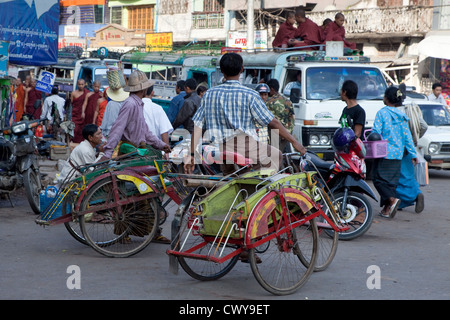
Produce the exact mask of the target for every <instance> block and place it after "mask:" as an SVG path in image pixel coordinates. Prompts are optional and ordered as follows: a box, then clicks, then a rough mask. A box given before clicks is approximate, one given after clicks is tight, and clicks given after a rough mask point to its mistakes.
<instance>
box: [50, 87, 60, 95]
mask: <svg viewBox="0 0 450 320" xmlns="http://www.w3.org/2000/svg"><path fill="white" fill-rule="evenodd" d="M58 93H59V89H58V86H53V87H52V93H51V94H58Z"/></svg>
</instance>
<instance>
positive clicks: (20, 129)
mask: <svg viewBox="0 0 450 320" xmlns="http://www.w3.org/2000/svg"><path fill="white" fill-rule="evenodd" d="M26 129H27V124H26V123H19V124H16V125H14V126H12V127H11V131H12V132H13V133H16V134H17V133H21V132H24V131H25V130H26Z"/></svg>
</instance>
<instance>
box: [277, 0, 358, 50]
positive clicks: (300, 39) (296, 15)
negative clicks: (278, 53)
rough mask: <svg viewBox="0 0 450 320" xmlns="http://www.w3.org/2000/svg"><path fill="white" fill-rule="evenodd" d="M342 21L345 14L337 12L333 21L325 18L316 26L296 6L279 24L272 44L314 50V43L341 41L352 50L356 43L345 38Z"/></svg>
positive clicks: (280, 46) (281, 47)
mask: <svg viewBox="0 0 450 320" xmlns="http://www.w3.org/2000/svg"><path fill="white" fill-rule="evenodd" d="M344 22H345V16H344V15H343V14H342V13H340V12H339V13H337V14H336V15H335V17H334V21H332V20H331V19H329V18H327V19H325V20H324V21H323V24H322V25H321V26H318V25H317V24H316V23H315V22H314V21H312V20H311V19H309V18H307V17H306V12H305V10H304V9H301V8H298V9H297V10H296V11H295V12H292V11H289V12H288V13H287V15H286V21H285V22H283V23H282V24H281V25H280V28H279V29H278V31H277V34H276V36H275V39H274V40H273V42H272V46H273V48H279V49H286V48H296V49H299V50H301V49H309V50H314V49H315V48H316V47H315V46H316V45H320V44H324V43H326V42H327V41H343V42H344V46H345V47H346V48H349V49H352V50H354V49H356V44H355V43H353V42H349V41H347V40H346V38H345V28H344ZM295 24H297V27H295Z"/></svg>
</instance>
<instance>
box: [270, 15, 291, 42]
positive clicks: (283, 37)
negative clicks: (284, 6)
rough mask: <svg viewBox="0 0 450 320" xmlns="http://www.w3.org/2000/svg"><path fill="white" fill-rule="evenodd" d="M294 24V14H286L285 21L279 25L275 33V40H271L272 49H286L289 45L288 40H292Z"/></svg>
mask: <svg viewBox="0 0 450 320" xmlns="http://www.w3.org/2000/svg"><path fill="white" fill-rule="evenodd" d="M294 24H295V14H294V12H288V14H287V15H286V21H285V22H283V23H282V24H281V25H280V28H279V29H278V31H277V35H276V36H275V39H273V42H272V47H273V48H287V47H288V44H289V39H292V38H294V35H295V32H296V30H297V29H296V28H295V27H294Z"/></svg>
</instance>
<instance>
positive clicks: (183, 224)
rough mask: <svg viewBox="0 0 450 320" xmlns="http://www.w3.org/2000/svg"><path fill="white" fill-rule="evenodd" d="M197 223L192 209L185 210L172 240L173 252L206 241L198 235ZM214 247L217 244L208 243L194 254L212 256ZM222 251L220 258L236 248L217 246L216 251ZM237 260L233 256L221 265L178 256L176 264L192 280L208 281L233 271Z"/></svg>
mask: <svg viewBox="0 0 450 320" xmlns="http://www.w3.org/2000/svg"><path fill="white" fill-rule="evenodd" d="M198 221H199V219H198V216H196V215H194V214H192V207H191V208H187V209H186V211H185V212H184V213H183V215H182V217H181V221H180V224H179V231H178V232H177V234H176V236H175V237H174V238H173V239H172V243H173V244H174V246H173V248H174V250H176V251H183V250H186V249H190V248H194V247H195V246H198V245H201V244H202V243H204V242H205V241H206V240H205V239H204V238H203V236H202V235H201V234H200V233H199V226H198V225H197V223H198ZM216 247H217V244H214V243H213V242H208V243H207V244H206V245H205V246H203V247H202V248H201V249H199V250H197V251H195V253H196V254H199V255H208V254H209V253H211V254H212V253H213V252H214V251H215V250H216ZM222 249H223V254H222V255H221V256H222V257H224V256H226V255H228V254H230V253H232V252H233V251H235V250H236V249H237V247H236V246H225V248H224V247H223V246H222V245H219V247H218V250H217V251H219V252H220V251H222ZM238 259H239V255H235V256H234V257H232V258H230V259H228V260H226V261H224V262H223V263H215V262H211V261H209V260H204V259H192V258H184V257H182V256H179V257H178V262H179V263H180V265H181V267H182V268H183V270H184V271H185V272H186V273H187V274H189V275H190V276H191V277H192V278H194V279H197V280H201V281H208V280H216V279H219V278H221V277H223V276H224V275H226V274H227V273H228V272H230V271H231V269H233V267H234V266H235V265H236V262H237V261H238Z"/></svg>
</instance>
